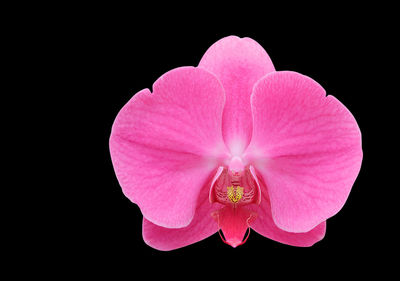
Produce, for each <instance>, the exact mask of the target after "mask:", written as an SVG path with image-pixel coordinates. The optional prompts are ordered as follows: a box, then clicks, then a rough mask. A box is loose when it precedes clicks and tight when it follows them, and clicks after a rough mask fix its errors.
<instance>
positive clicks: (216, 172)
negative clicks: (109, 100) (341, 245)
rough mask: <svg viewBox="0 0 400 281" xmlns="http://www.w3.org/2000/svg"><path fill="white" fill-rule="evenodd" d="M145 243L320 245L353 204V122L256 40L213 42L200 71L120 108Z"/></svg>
mask: <svg viewBox="0 0 400 281" xmlns="http://www.w3.org/2000/svg"><path fill="white" fill-rule="evenodd" d="M110 151H111V158H112V161H113V165H114V169H115V173H116V175H117V178H118V180H119V183H120V185H121V187H122V190H123V192H124V194H125V195H126V196H127V197H128V198H129V199H130V200H131V201H132V202H134V203H136V204H137V205H138V206H139V207H140V209H141V211H142V213H143V216H144V219H143V238H144V241H145V242H146V243H147V244H148V245H150V246H151V247H154V248H156V249H160V250H172V249H176V248H180V247H184V246H186V245H189V244H192V243H195V242H197V241H200V240H202V239H204V238H206V237H208V236H210V235H212V234H214V233H215V232H217V231H219V230H220V232H222V234H221V233H220V234H221V238H222V239H223V240H224V241H225V242H226V243H228V244H230V245H231V246H233V247H236V246H238V245H240V244H242V243H243V240H244V241H245V240H246V239H247V237H245V234H246V231H247V229H248V228H252V229H254V230H255V231H256V232H258V233H259V234H261V235H263V236H265V237H268V238H270V239H273V240H276V241H279V242H281V243H285V244H289V245H294V246H302V247H305V246H311V245H313V244H314V243H316V242H318V241H319V240H321V239H322V238H323V237H324V235H325V227H326V222H325V221H326V220H327V219H328V218H330V217H331V216H333V215H335V214H336V213H337V212H338V211H339V210H340V209H341V208H342V206H343V204H344V203H345V201H346V199H347V197H348V195H349V192H350V190H351V187H352V185H353V183H354V181H355V179H356V177H357V175H358V172H359V170H360V166H361V160H362V149H361V133H360V129H359V128H358V125H357V122H356V120H355V119H354V117H353V116H352V114H351V113H350V112H349V111H348V110H347V109H346V107H345V106H344V105H343V104H341V103H340V102H339V101H338V100H337V99H336V98H334V97H333V96H326V93H325V91H324V89H323V88H322V87H321V86H320V85H319V84H318V83H317V82H315V81H314V80H312V79H311V78H309V77H307V76H304V75H301V74H299V73H296V72H291V71H275V69H274V66H273V64H272V62H271V60H270V58H269V56H268V55H267V53H266V52H265V50H264V49H263V48H262V47H261V46H260V45H259V44H258V43H257V42H255V41H254V40H252V39H250V38H238V37H235V36H230V37H226V38H223V39H221V40H220V41H218V42H216V43H215V44H214V45H212V46H211V47H210V48H209V49H208V51H207V52H206V53H205V55H204V56H203V58H202V59H201V61H200V64H199V66H198V67H180V68H176V69H173V70H171V71H169V72H167V73H165V74H164V75H163V76H161V77H160V78H159V79H158V80H157V81H156V82H155V83H154V85H153V92H150V90H148V89H144V90H142V91H140V92H138V93H137V94H136V95H134V96H133V98H132V99H131V100H130V101H129V102H128V103H127V104H126V105H125V106H124V107H123V108H122V109H121V111H120V112H119V114H118V116H117V117H116V119H115V122H114V125H113V128H112V133H111V137H110Z"/></svg>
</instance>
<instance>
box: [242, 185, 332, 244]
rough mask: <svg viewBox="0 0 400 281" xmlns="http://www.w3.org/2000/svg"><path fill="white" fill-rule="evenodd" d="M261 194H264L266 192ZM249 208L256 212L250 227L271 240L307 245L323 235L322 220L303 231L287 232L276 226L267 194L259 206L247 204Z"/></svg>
mask: <svg viewBox="0 0 400 281" xmlns="http://www.w3.org/2000/svg"><path fill="white" fill-rule="evenodd" d="M263 195H266V192H264V193H263ZM249 209H251V210H253V211H255V212H257V219H256V220H255V221H254V222H253V223H252V225H251V228H252V229H253V230H255V231H256V232H257V233H259V234H261V235H262V236H265V237H267V238H269V239H271V240H275V241H278V242H280V243H283V244H287V245H291V246H297V247H309V246H312V245H314V244H315V243H316V242H318V241H320V240H322V239H323V238H324V236H325V231H326V222H322V223H320V224H319V225H317V226H316V227H314V228H313V229H312V230H310V231H308V232H304V233H294V232H287V231H284V230H282V229H280V228H278V227H277V226H276V225H275V223H274V220H273V219H272V215H271V204H270V202H269V198H268V196H263V198H262V200H261V204H260V205H259V206H256V205H252V206H249Z"/></svg>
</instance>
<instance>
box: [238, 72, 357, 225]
mask: <svg viewBox="0 0 400 281" xmlns="http://www.w3.org/2000/svg"><path fill="white" fill-rule="evenodd" d="M251 102H252V110H253V118H254V123H253V137H252V140H251V144H250V145H249V147H248V150H247V151H246V156H245V157H246V159H247V161H251V162H252V163H254V165H255V167H256V169H257V171H258V172H260V174H261V176H262V178H263V180H264V182H265V184H266V186H267V189H268V193H269V197H270V201H271V209H272V217H273V219H274V222H275V224H276V225H277V226H278V227H279V228H281V229H282V230H285V231H288V232H307V231H309V230H311V229H313V228H314V227H316V226H317V225H318V224H320V223H321V222H323V221H325V220H326V219H327V218H329V217H331V216H333V215H335V214H336V213H337V212H338V211H339V210H340V209H341V208H342V206H343V204H344V203H345V201H346V199H347V197H348V195H349V192H350V190H351V187H352V185H353V183H354V181H355V179H356V177H357V175H358V172H359V170H360V167H361V161H362V149H361V133H360V129H359V128H358V125H357V122H356V120H355V119H354V117H353V116H352V115H351V113H350V112H349V111H348V110H347V109H346V107H345V106H344V105H343V104H341V103H340V102H339V101H338V100H337V99H336V98H334V97H333V96H326V95H325V91H324V89H323V88H322V87H321V86H320V85H319V84H318V83H317V82H315V81H314V80H312V79H311V78H309V77H306V76H304V75H301V74H299V73H295V72H289V71H282V72H275V73H271V74H268V75H266V76H265V77H264V78H263V79H261V80H260V81H259V82H258V83H257V84H256V85H255V87H254V92H253V95H252V100H251Z"/></svg>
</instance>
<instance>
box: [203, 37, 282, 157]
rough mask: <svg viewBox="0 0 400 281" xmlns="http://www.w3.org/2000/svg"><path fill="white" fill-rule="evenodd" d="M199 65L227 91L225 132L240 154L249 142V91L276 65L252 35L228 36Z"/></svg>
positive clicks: (234, 150)
mask: <svg viewBox="0 0 400 281" xmlns="http://www.w3.org/2000/svg"><path fill="white" fill-rule="evenodd" d="M199 67H201V68H204V69H207V70H208V71H210V72H212V73H213V74H215V75H216V76H217V78H218V79H219V80H220V81H221V83H222V85H223V87H224V89H225V94H226V103H225V108H224V114H223V123H222V132H223V136H224V140H225V142H226V144H227V146H228V147H229V148H230V150H231V153H232V154H234V155H240V154H241V153H242V152H243V151H244V149H245V148H246V147H247V145H248V144H249V142H250V138H251V132H252V115H251V106H250V95H251V92H252V88H253V86H254V84H255V83H256V82H257V80H258V79H260V78H261V77H263V76H264V75H265V74H267V73H269V72H271V71H274V70H275V68H274V66H273V64H272V61H271V59H270V58H269V56H268V54H267V53H266V52H265V50H264V49H263V48H262V47H261V46H260V45H259V44H258V43H257V42H256V41H254V40H252V39H250V38H239V37H236V36H229V37H225V38H223V39H221V40H219V41H217V42H216V43H214V44H213V45H212V46H211V47H210V48H209V49H208V50H207V52H206V53H205V54H204V56H203V58H202V59H201V61H200V64H199Z"/></svg>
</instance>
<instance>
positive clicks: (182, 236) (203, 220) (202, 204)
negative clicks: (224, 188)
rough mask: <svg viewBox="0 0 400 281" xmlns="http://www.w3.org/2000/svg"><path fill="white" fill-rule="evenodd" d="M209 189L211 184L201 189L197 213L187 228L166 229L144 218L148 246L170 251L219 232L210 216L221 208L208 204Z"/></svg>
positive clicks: (144, 236) (144, 230) (144, 232)
mask: <svg viewBox="0 0 400 281" xmlns="http://www.w3.org/2000/svg"><path fill="white" fill-rule="evenodd" d="M208 187H209V183H207V184H206V185H205V186H204V187H203V188H202V189H201V192H200V195H199V200H198V203H197V208H196V213H195V215H194V217H193V220H192V221H191V223H190V224H189V225H188V226H186V227H183V228H175V229H172V228H164V227H161V226H158V225H155V224H153V223H151V222H150V221H148V220H146V219H145V218H144V219H143V239H144V241H145V242H146V244H148V245H149V246H151V247H153V248H155V249H158V250H162V251H169V250H174V249H178V248H182V247H185V246H187V245H190V244H193V243H196V242H198V241H201V240H203V239H205V238H207V237H209V236H211V235H213V234H214V233H215V232H217V230H218V226H217V224H216V223H215V222H214V220H213V218H212V217H211V215H210V214H211V212H213V211H215V210H216V209H218V208H220V206H218V204H210V203H209V202H208Z"/></svg>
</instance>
